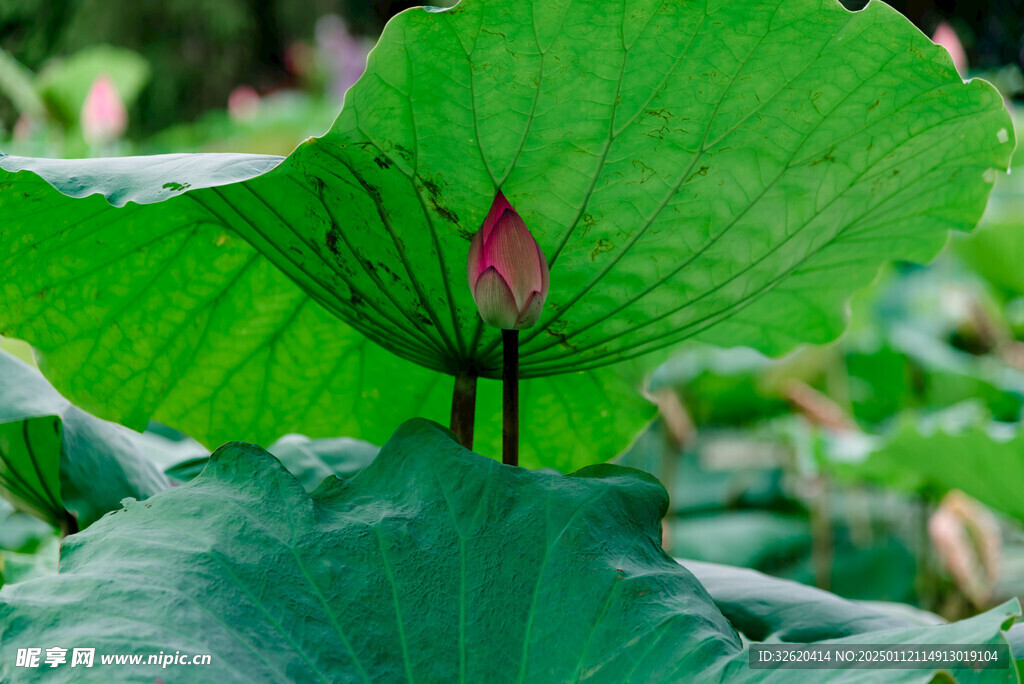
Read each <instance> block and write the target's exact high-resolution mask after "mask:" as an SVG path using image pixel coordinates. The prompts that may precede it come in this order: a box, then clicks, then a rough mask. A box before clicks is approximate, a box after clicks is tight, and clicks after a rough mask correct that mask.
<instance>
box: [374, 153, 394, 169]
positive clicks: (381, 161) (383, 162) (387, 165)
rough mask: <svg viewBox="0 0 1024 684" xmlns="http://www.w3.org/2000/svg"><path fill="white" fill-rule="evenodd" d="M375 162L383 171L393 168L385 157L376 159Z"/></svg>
mask: <svg viewBox="0 0 1024 684" xmlns="http://www.w3.org/2000/svg"><path fill="white" fill-rule="evenodd" d="M373 161H374V162H376V164H377V166H379V167H380V168H382V169H390V168H391V162H389V161H388V160H387V159H385V158H384V157H383V156H379V157H374V158H373Z"/></svg>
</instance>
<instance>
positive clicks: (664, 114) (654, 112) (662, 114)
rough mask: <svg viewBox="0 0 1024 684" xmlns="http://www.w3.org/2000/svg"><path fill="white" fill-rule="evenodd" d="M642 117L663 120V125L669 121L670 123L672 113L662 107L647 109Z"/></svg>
mask: <svg viewBox="0 0 1024 684" xmlns="http://www.w3.org/2000/svg"><path fill="white" fill-rule="evenodd" d="M644 115H645V116H656V117H658V118H659V119H663V120H664V121H665V123H668V122H669V121H671V118H672V112H670V111H668V110H667V109H665V108H664V107H661V108H660V109H648V110H647V111H646V112H644Z"/></svg>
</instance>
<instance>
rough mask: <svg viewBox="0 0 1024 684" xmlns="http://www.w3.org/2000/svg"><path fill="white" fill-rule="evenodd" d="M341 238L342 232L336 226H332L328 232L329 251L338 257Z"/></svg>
mask: <svg viewBox="0 0 1024 684" xmlns="http://www.w3.org/2000/svg"><path fill="white" fill-rule="evenodd" d="M339 237H341V230H339V229H338V226H337V225H336V224H333V223H332V224H331V227H330V228H329V229H328V230H327V249H329V250H331V253H332V254H334V255H335V256H338V255H339V254H338V238H339Z"/></svg>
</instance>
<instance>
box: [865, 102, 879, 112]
mask: <svg viewBox="0 0 1024 684" xmlns="http://www.w3.org/2000/svg"><path fill="white" fill-rule="evenodd" d="M879 102H881V100H875V101H874V102H873V103H871V104H869V105H868V111H869V112H870V111H871V110H872V109H874V108H875V107H877V106H878V103H879Z"/></svg>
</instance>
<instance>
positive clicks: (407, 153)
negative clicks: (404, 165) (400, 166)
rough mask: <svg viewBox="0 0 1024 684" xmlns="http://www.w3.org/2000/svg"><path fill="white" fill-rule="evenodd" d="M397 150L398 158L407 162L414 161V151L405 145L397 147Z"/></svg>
mask: <svg viewBox="0 0 1024 684" xmlns="http://www.w3.org/2000/svg"><path fill="white" fill-rule="evenodd" d="M395 150H397V151H398V156H399V157H401V158H402V159H404V160H405V161H407V162H411V161H412V151H411V150H410V149H409V148H408V147H406V146H405V145H398V144H396V145H395Z"/></svg>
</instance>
